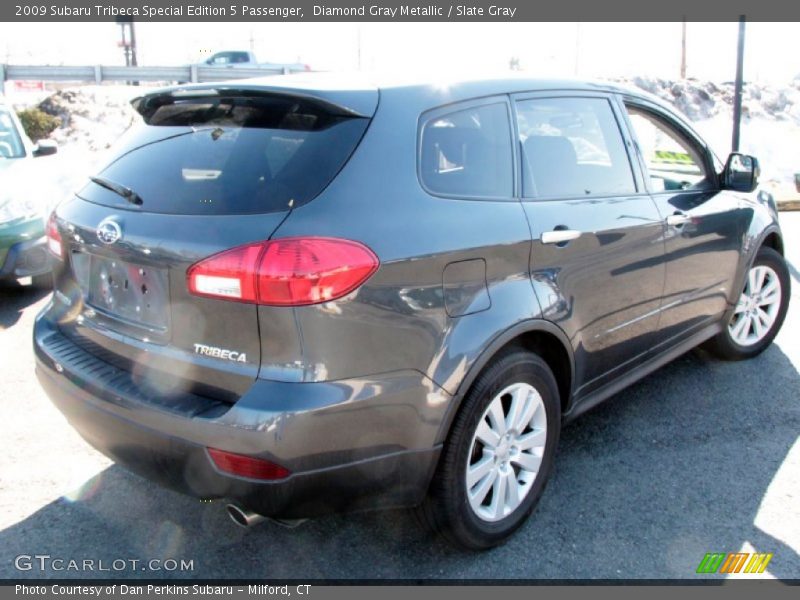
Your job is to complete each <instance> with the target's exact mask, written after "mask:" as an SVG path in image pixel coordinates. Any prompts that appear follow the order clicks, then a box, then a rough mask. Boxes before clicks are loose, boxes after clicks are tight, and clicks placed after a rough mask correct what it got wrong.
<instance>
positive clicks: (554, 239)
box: [541, 229, 582, 244]
mask: <svg viewBox="0 0 800 600" xmlns="http://www.w3.org/2000/svg"><path fill="white" fill-rule="evenodd" d="M581 233H582V232H580V231H577V230H575V229H555V230H553V231H545V232H543V233H542V237H541V240H542V243H543V244H565V243H567V242H571V241H572V240H577V239H578V238H579V237H581Z"/></svg>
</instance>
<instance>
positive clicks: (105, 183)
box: [89, 177, 142, 206]
mask: <svg viewBox="0 0 800 600" xmlns="http://www.w3.org/2000/svg"><path fill="white" fill-rule="evenodd" d="M89 179H90V180H91V181H92V182H93V183H96V184H97V185H99V186H101V187H104V188H106V189H107V190H111V191H112V192H114V193H115V194H117V195H118V196H122V197H123V198H125V200H127V201H128V202H130V203H131V204H135V205H137V206H140V205H141V204H142V198H141V196H139V194H137V193H136V192H134V191H133V190H132V189H131V188H129V187H125V186H124V185H120V184H119V183H114V182H113V181H111V180H109V179H106V178H105V177H89Z"/></svg>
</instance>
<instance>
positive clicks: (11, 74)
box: [0, 64, 299, 92]
mask: <svg viewBox="0 0 800 600" xmlns="http://www.w3.org/2000/svg"><path fill="white" fill-rule="evenodd" d="M298 71H299V69H290V68H276V69H270V68H263V69H262V68H242V69H238V68H237V69H233V68H224V67H205V66H200V65H191V66H187V67H106V66H103V65H94V66H85V67H70V66H50V65H41V66H28V65H3V64H0V92H4V91H5V89H4V88H5V82H6V81H8V80H11V79H18V80H23V81H30V80H37V81H88V82H93V83H98V84H99V83H103V82H104V81H179V82H184V81H185V82H192V83H195V82H205V81H225V80H227V79H245V78H247V77H264V76H267V75H281V74H286V73H293V72H298Z"/></svg>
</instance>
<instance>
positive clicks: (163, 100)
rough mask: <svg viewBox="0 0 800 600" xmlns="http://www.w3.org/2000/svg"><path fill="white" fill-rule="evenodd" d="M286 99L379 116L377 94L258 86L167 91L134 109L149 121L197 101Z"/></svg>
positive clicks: (330, 110)
mask: <svg viewBox="0 0 800 600" xmlns="http://www.w3.org/2000/svg"><path fill="white" fill-rule="evenodd" d="M263 97H283V98H296V99H298V100H304V101H306V102H309V103H312V104H314V105H316V106H319V107H320V108H322V109H324V110H325V111H326V112H328V113H330V114H334V115H340V116H343V117H362V118H368V117H371V116H372V115H373V114H374V113H375V109H376V107H377V91H373V90H355V91H352V92H349V91H339V90H336V91H327V90H324V91H319V92H317V91H316V90H306V89H298V88H289V87H282V86H276V87H268V86H263V85H262V86H254V85H249V86H248V85H243V86H236V85H230V84H228V85H210V86H180V87H174V88H166V89H162V90H158V91H155V92H153V93H150V94H145V95H143V96H138V97H136V98H134V99H133V100H131V106H133V109H134V110H135V111H136V112H138V113H139V114H140V115H142V117H143V118H144V119H145V122H147V121H148V118H149V117H150V116H152V115H153V114H154V113H155V111H156V110H157V109H158V108H160V107H162V106H167V105H170V104H175V103H177V102H180V101H182V100H190V99H193V98H196V99H201V98H208V99H209V100H210V99H214V98H220V99H222V98H263Z"/></svg>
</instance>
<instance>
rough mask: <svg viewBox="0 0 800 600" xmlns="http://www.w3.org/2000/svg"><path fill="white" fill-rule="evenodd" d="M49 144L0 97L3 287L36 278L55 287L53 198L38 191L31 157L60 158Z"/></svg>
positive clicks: (0, 271)
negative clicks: (48, 231) (49, 220)
mask: <svg viewBox="0 0 800 600" xmlns="http://www.w3.org/2000/svg"><path fill="white" fill-rule="evenodd" d="M57 150H58V147H57V146H56V145H55V143H54V142H52V141H50V140H42V141H40V142H39V143H38V144H34V143H33V142H31V140H30V139H29V138H28V136H27V135H26V134H25V131H24V129H23V128H22V124H21V123H20V121H19V119H18V118H17V115H16V113H15V112H14V110H13V108H11V107H10V106H8V105H7V104H6V103H5V101H4V100H3V98H2V97H0V285H2V284H3V283H6V282H10V281H15V280H17V279H21V278H24V277H32V278H33V279H34V283H35V284H37V285H50V284H51V278H50V266H51V265H50V259H49V256H48V254H47V237H46V236H45V216H46V213H47V209H48V208H49V207H48V206H47V202H48V199H47V198H43V197H41V195H40V194H39V193H37V189H38V185H37V181H38V179H39V178H40V175H39V174H38V172H39V170H40V169H39V168H37V165H35V164H33V163H32V159H33V158H36V157H39V156H47V155H51V154H55V153H56V152H57Z"/></svg>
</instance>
